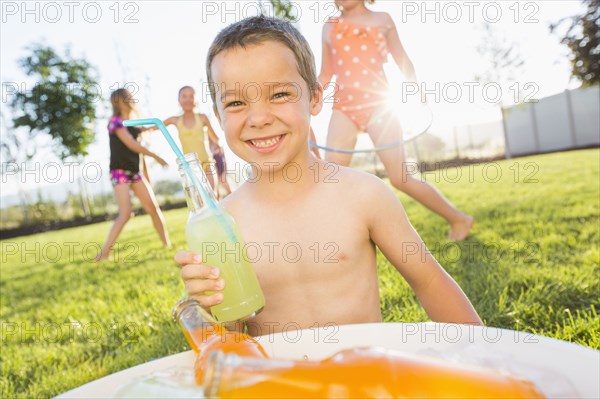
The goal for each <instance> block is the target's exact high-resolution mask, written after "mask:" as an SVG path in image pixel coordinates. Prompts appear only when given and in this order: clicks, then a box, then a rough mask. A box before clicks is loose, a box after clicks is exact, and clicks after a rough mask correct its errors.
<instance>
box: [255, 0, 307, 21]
mask: <svg viewBox="0 0 600 399" xmlns="http://www.w3.org/2000/svg"><path fill="white" fill-rule="evenodd" d="M269 3H271V7H273V13H274V16H275V17H277V18H281V19H283V20H286V21H289V22H296V21H297V19H298V17H297V16H296V15H294V12H293V10H294V5H293V4H292V2H291V1H290V0H269ZM260 6H261V8H262V9H263V13H264V7H263V3H262V1H261V2H260Z"/></svg>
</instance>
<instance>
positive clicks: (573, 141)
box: [565, 90, 577, 148]
mask: <svg viewBox="0 0 600 399" xmlns="http://www.w3.org/2000/svg"><path fill="white" fill-rule="evenodd" d="M565 96H566V98H567V115H568V117H569V128H570V130H571V145H572V146H573V148H576V147H577V131H576V130H575V118H574V116H573V101H572V100H571V91H570V90H565Z"/></svg>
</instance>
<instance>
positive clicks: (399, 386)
mask: <svg viewBox="0 0 600 399" xmlns="http://www.w3.org/2000/svg"><path fill="white" fill-rule="evenodd" d="M203 386H204V393H205V395H206V397H219V398H222V399H224V398H380V397H386V398H449V397H450V398H543V397H544V395H543V394H541V393H540V392H539V391H538V390H537V389H536V387H535V386H534V385H533V383H531V382H529V381H526V380H520V379H516V378H513V377H510V376H507V375H503V374H499V373H494V372H493V371H491V370H487V369H482V368H475V367H468V366H462V365H455V364H452V363H447V362H443V361H440V360H436V359H429V358H422V357H417V356H414V355H408V354H403V353H399V352H395V351H388V350H384V349H381V348H355V349H349V350H344V351H340V352H338V353H337V354H335V355H333V356H331V357H329V358H327V359H325V360H322V361H319V362H316V361H308V360H302V361H292V360H274V359H257V358H244V357H240V356H237V355H235V354H224V353H223V352H213V353H212V354H211V355H210V357H209V360H208V362H207V365H206V370H205V374H204V381H203Z"/></svg>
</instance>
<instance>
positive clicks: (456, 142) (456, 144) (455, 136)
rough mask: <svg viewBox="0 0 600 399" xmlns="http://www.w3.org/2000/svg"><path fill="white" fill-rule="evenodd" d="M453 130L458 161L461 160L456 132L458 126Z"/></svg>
mask: <svg viewBox="0 0 600 399" xmlns="http://www.w3.org/2000/svg"><path fill="white" fill-rule="evenodd" d="M452 130H453V132H454V145H455V146H456V159H460V149H459V148H458V133H457V131H456V130H457V129H456V125H454V128H453V129H452Z"/></svg>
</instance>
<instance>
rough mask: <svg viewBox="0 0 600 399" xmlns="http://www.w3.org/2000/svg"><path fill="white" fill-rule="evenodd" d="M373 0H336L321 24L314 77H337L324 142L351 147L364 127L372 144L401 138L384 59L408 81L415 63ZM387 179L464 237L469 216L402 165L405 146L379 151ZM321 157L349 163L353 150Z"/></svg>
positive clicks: (327, 81)
mask: <svg viewBox="0 0 600 399" xmlns="http://www.w3.org/2000/svg"><path fill="white" fill-rule="evenodd" d="M374 1H375V0H336V2H335V3H336V5H337V7H338V8H339V10H340V12H341V15H340V17H339V18H334V19H331V20H330V21H328V22H327V23H326V24H325V26H324V27H323V43H322V44H323V54H322V65H321V73H320V74H319V82H320V83H321V84H322V85H323V87H325V88H327V86H328V85H329V84H330V82H331V79H332V77H333V76H334V75H335V76H336V86H335V94H334V100H335V101H334V104H333V112H332V115H331V120H330V122H329V129H328V133H327V146H328V147H333V148H341V149H348V150H351V149H353V148H354V146H355V145H356V140H357V136H358V133H360V132H366V133H368V134H369V136H370V137H371V140H372V141H373V143H374V145H375V146H377V147H379V146H386V145H389V144H392V143H396V142H398V141H401V137H402V136H401V134H402V133H401V127H400V123H399V121H398V119H397V115H396V112H395V111H394V110H393V107H390V106H389V105H388V82H387V80H386V77H385V73H384V70H383V64H384V63H385V62H386V61H387V57H388V54H391V55H392V57H393V59H394V61H395V62H396V63H397V64H398V67H399V69H400V71H401V72H402V73H403V74H404V76H405V78H406V80H407V81H409V82H417V78H416V74H415V69H414V66H413V64H412V62H411V60H410V59H409V57H408V55H407V54H406V52H405V50H404V47H403V46H402V43H401V42H400V38H399V36H398V32H397V30H396V26H395V25H394V22H393V20H392V17H391V16H390V15H389V14H388V13H385V12H374V11H371V10H369V9H368V8H367V7H366V6H365V3H366V2H368V3H374ZM378 155H379V157H380V159H381V161H382V163H383V165H384V166H385V169H386V172H387V174H388V176H389V178H390V182H391V183H392V185H393V186H394V187H396V188H397V189H399V190H401V191H403V192H405V193H406V194H408V195H410V196H411V197H413V198H414V199H416V200H417V201H419V202H421V203H422V204H423V205H425V206H426V207H428V208H429V209H431V210H432V211H434V212H435V213H437V214H438V215H440V216H442V217H443V218H444V219H446V220H447V221H448V223H449V224H450V233H449V239H451V240H456V241H460V240H464V239H465V238H466V237H467V235H468V234H469V231H470V229H471V226H472V225H473V222H474V219H473V218H472V217H471V216H469V215H467V214H465V213H462V212H460V211H459V210H458V209H457V208H456V207H455V206H454V205H453V204H451V203H450V202H449V201H448V200H447V199H446V198H445V197H444V196H443V195H442V194H441V193H440V192H439V191H438V190H436V189H435V188H434V187H433V186H431V185H430V184H429V183H427V182H424V181H422V180H421V179H415V178H414V177H413V176H411V175H410V174H408V173H407V171H408V168H406V167H404V160H405V155H404V146H403V145H398V146H393V147H392V148H390V149H386V150H384V151H380V152H378ZM325 159H326V160H327V161H329V162H335V163H337V164H339V165H343V166H348V165H349V164H350V161H351V160H352V154H346V153H338V152H332V151H329V152H327V153H326V156H325Z"/></svg>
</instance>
